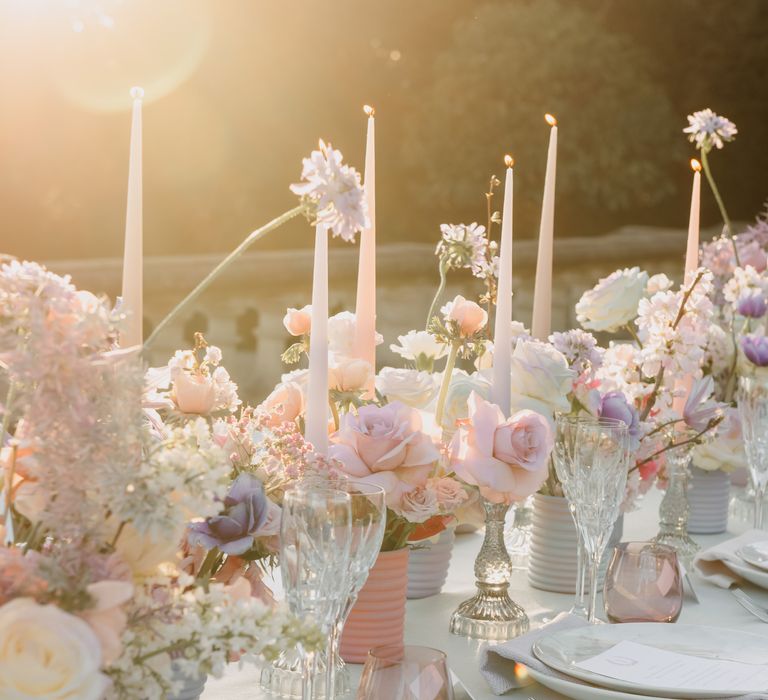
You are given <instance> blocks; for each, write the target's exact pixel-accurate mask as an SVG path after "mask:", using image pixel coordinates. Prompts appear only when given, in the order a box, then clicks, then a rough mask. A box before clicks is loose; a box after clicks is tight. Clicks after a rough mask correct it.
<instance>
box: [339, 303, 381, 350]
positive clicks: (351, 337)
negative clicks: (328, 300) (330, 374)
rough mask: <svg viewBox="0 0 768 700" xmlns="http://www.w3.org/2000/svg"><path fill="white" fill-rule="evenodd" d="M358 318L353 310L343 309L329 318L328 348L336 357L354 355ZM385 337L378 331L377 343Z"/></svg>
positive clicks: (379, 343)
mask: <svg viewBox="0 0 768 700" xmlns="http://www.w3.org/2000/svg"><path fill="white" fill-rule="evenodd" d="M356 325H357V319H356V318H355V314H353V313H352V312H351V311H341V312H339V313H337V314H335V315H333V316H331V317H330V318H329V319H328V350H329V351H330V352H331V354H332V355H334V356H335V357H353V356H354V346H355V326H356ZM383 342H384V338H383V337H382V336H381V335H380V334H379V333H377V334H376V345H381V343H383Z"/></svg>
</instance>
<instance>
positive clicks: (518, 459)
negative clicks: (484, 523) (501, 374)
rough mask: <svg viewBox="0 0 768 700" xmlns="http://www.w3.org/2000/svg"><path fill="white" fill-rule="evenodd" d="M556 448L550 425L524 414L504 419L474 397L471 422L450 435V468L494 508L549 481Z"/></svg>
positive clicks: (493, 407) (496, 409)
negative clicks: (452, 438) (550, 456)
mask: <svg viewBox="0 0 768 700" xmlns="http://www.w3.org/2000/svg"><path fill="white" fill-rule="evenodd" d="M553 445H554V438H553V435H552V429H551V428H550V427H549V423H548V421H547V420H546V419H545V418H544V417H543V416H542V415H540V414H539V413H536V412H535V411H529V410H523V411H518V412H517V413H515V414H513V415H512V417H511V418H509V420H505V419H504V414H503V413H502V412H501V409H500V408H499V407H498V406H496V405H495V404H492V403H489V402H488V401H485V400H484V399H483V398H482V397H480V396H478V395H477V394H475V393H473V394H472V395H471V396H470V397H469V421H468V425H465V426H462V427H461V429H460V430H459V432H458V433H457V434H456V435H455V436H454V440H453V444H452V459H451V466H452V468H453V469H454V471H455V472H456V475H457V476H458V477H459V478H460V479H462V480H464V481H465V482H466V483H468V484H471V485H474V486H477V487H479V489H480V493H481V494H482V495H483V496H484V497H485V498H487V499H488V500H489V501H492V502H494V503H502V502H506V503H511V502H513V501H519V500H522V499H523V498H526V497H527V496H530V495H531V494H532V493H534V492H535V491H536V490H538V488H539V487H540V486H541V485H542V484H543V483H544V480H545V479H546V478H547V471H548V460H549V455H550V453H551V452H552V447H553Z"/></svg>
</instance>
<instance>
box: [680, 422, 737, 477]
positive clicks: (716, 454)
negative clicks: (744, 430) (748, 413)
mask: <svg viewBox="0 0 768 700" xmlns="http://www.w3.org/2000/svg"><path fill="white" fill-rule="evenodd" d="M693 464H694V466H697V467H698V468H699V469H704V470H705V471H715V470H716V469H722V470H723V471H725V472H732V471H734V470H735V469H739V468H742V467H743V468H744V469H747V455H746V453H745V452H744V441H743V439H742V436H741V421H740V420H739V412H738V409H736V408H728V409H726V411H725V417H724V419H723V422H722V423H720V425H719V426H718V427H717V431H716V433H715V438H714V440H710V441H709V442H705V443H703V444H702V445H697V446H696V447H695V448H694V450H693Z"/></svg>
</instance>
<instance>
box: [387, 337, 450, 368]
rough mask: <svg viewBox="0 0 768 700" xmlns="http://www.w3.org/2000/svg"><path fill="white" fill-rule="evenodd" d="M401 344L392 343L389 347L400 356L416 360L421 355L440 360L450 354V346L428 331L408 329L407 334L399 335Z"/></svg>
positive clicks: (428, 358)
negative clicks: (440, 341)
mask: <svg viewBox="0 0 768 700" xmlns="http://www.w3.org/2000/svg"><path fill="white" fill-rule="evenodd" d="M397 339H398V340H399V341H400V345H395V344H392V345H390V346H389V349H390V350H392V352H396V353H397V354H398V355H400V357H403V358H404V359H406V360H412V361H413V362H415V361H416V360H417V359H418V358H419V355H423V356H424V357H425V358H426V359H427V360H439V359H440V358H441V357H445V356H446V355H447V354H448V346H447V345H445V344H444V343H439V342H438V341H437V339H436V338H435V336H434V335H432V334H431V333H428V332H427V331H408V332H407V333H406V334H405V335H399V336H397Z"/></svg>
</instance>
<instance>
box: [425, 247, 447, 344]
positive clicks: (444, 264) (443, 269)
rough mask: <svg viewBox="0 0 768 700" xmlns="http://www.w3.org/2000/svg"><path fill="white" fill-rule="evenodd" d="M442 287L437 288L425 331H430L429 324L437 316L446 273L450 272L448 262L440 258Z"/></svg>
mask: <svg viewBox="0 0 768 700" xmlns="http://www.w3.org/2000/svg"><path fill="white" fill-rule="evenodd" d="M439 269H440V286H439V287H438V288H437V292H436V294H435V298H434V299H433V300H432V305H431V306H430V307H429V313H428V314H427V325H426V327H425V330H427V331H428V330H429V324H430V323H432V317H433V316H434V315H435V311H436V309H437V304H438V302H439V301H440V297H441V296H442V295H443V292H444V291H445V282H446V273H447V272H448V266H447V262H446V260H445V259H444V258H440V268H439Z"/></svg>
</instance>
